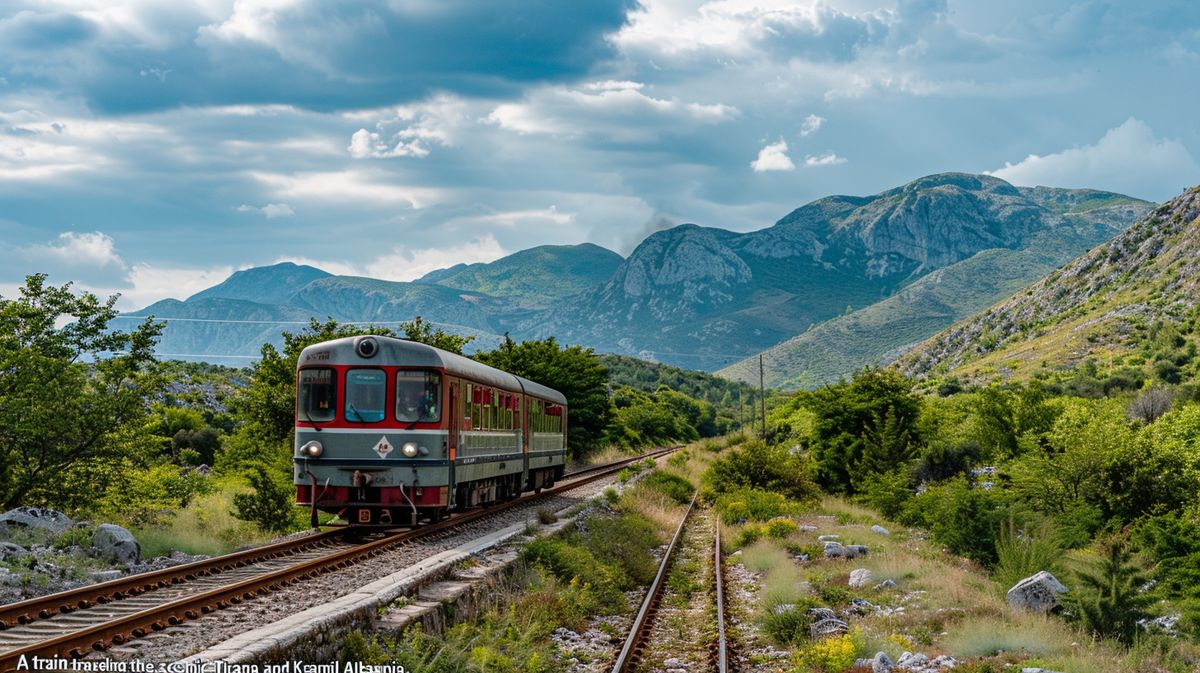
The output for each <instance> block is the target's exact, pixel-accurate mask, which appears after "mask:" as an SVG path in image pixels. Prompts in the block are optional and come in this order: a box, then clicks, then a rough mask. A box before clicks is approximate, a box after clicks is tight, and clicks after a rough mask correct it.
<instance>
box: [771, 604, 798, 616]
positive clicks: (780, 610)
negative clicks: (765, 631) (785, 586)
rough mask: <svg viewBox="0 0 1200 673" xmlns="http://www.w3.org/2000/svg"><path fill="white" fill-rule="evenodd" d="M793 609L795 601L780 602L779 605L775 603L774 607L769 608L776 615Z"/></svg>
mask: <svg viewBox="0 0 1200 673" xmlns="http://www.w3.org/2000/svg"><path fill="white" fill-rule="evenodd" d="M795 609H796V604H795V603H780V604H779V605H776V606H775V607H773V608H771V613H772V614H776V615H782V614H783V613H785V612H791V611H792V610H795Z"/></svg>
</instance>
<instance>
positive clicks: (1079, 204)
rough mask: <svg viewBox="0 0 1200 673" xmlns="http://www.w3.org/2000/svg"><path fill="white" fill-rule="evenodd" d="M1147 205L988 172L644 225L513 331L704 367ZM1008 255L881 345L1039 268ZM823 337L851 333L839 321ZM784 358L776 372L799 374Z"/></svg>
mask: <svg viewBox="0 0 1200 673" xmlns="http://www.w3.org/2000/svg"><path fill="white" fill-rule="evenodd" d="M1149 205H1150V204H1146V203H1145V202H1140V201H1137V200H1135V199H1129V198H1128V197H1123V196H1120V195H1116V194H1109V193H1105V192H1094V191H1090V190H1055V189H1050V188H1039V189H1035V190H1024V191H1023V190H1021V189H1018V188H1017V187H1014V186H1013V185H1011V184H1009V183H1007V182H1005V181H1003V180H1000V179H998V178H994V177H990V176H982V175H968V174H963V173H943V174H938V175H931V176H927V177H924V178H921V179H919V180H915V181H913V182H911V183H909V184H907V185H904V186H902V187H898V188H896V189H892V190H889V191H886V192H883V193H881V194H877V195H874V196H868V197H852V196H833V197H828V198H824V199H820V200H818V201H814V202H812V203H810V204H808V205H805V206H803V207H801V208H798V209H796V210H795V211H793V212H792V213H790V214H788V215H787V216H786V217H784V218H783V219H781V220H779V221H778V222H777V223H776V224H775V225H774V226H771V227H768V228H766V229H762V230H759V231H754V232H750V233H745V234H738V233H734V232H730V231H725V230H722V229H714V228H707V227H700V226H697V225H694V224H685V225H680V226H678V227H675V228H672V229H668V230H666V231H660V232H657V233H655V234H653V235H651V236H650V237H648V238H647V239H646V240H644V241H643V242H642V243H641V245H639V246H638V247H637V248H636V249H635V250H634V251H633V253H632V254H631V255H630V256H629V258H628V259H626V260H625V261H624V262H623V263H622V264H621V266H620V267H619V268H618V269H617V270H616V272H615V273H614V274H613V276H612V278H611V279H609V280H608V281H607V282H606V283H604V284H603V285H601V286H599V287H598V288H596V289H594V290H592V291H591V292H589V293H587V294H586V295H582V296H580V297H576V298H573V299H572V301H571V302H570V303H569V304H564V305H562V306H559V307H557V310H556V311H554V312H551V313H549V314H540V315H536V316H532V317H531V318H530V319H529V320H527V321H523V322H520V323H518V327H519V329H517V330H515V331H516V332H529V333H532V334H535V335H551V334H553V335H556V336H558V337H559V338H560V340H562V341H565V342H571V343H583V344H586V345H590V346H594V347H596V348H597V349H600V350H604V351H609V352H615V353H622V354H629V355H634V356H637V357H642V358H645V359H652V360H660V361H663V362H669V363H671V364H675V365H678V366H683V367H689V368H693V369H705V370H712V369H716V368H720V367H721V366H723V365H729V364H731V363H734V362H737V361H738V360H741V359H742V358H745V357H746V356H750V355H753V354H755V353H757V352H759V351H762V350H763V349H765V348H769V347H771V346H773V345H775V344H778V343H780V342H782V341H785V340H788V339H791V338H792V337H795V336H796V335H800V334H803V333H804V332H805V331H806V330H808V329H809V328H810V327H813V326H816V325H818V324H821V323H823V322H825V321H827V320H831V319H834V318H836V317H838V316H841V315H844V314H846V313H852V312H853V311H854V308H855V307H867V306H872V305H875V304H877V303H878V302H880V301H882V300H886V299H887V298H889V297H891V296H892V295H894V294H895V293H896V292H897V291H899V290H900V289H902V288H905V287H908V286H909V285H911V284H912V283H914V282H915V281H918V280H919V279H920V278H922V277H923V276H925V275H926V274H928V273H930V272H931V271H934V270H937V269H942V268H947V267H950V266H953V265H955V264H959V263H961V262H964V261H965V260H969V259H971V258H973V257H974V256H975V255H977V254H979V253H981V252H983V251H986V250H1011V251H1016V250H1025V249H1031V250H1032V249H1033V248H1034V247H1035V246H1043V245H1047V240H1048V239H1047V232H1053V234H1052V235H1051V236H1050V237H1049V239H1050V242H1049V245H1050V247H1051V248H1052V249H1053V258H1052V259H1051V260H1050V261H1049V262H1047V263H1049V264H1054V263H1055V262H1056V261H1057V263H1061V262H1063V261H1066V260H1068V259H1070V258H1071V257H1073V256H1074V255H1076V254H1079V253H1080V252H1082V251H1084V250H1086V249H1087V248H1089V247H1091V246H1092V245H1095V244H1096V243H1099V242H1100V241H1102V240H1104V239H1106V238H1107V237H1109V236H1111V235H1113V234H1114V233H1116V232H1117V231H1120V230H1121V229H1122V228H1123V227H1124V226H1127V225H1128V224H1129V223H1130V222H1132V221H1133V220H1134V219H1135V217H1136V214H1137V213H1138V212H1139V209H1140V208H1144V207H1148V206H1149ZM1068 211H1073V212H1070V213H1069V214H1068ZM1074 211H1077V212H1074ZM993 257H994V256H993ZM1033 257H1034V258H1036V257H1037V253H1036V252H1035V253H1034V254H1033ZM982 259H986V258H981V260H982ZM1022 264H1024V265H1025V266H1026V267H1027V268H1025V269H1024V270H1023V271H1017V272H1016V274H1015V278H1013V279H1009V280H1007V281H1002V280H999V281H998V282H997V284H996V287H995V288H993V291H992V292H991V293H987V292H982V289H981V292H982V295H983V296H982V298H979V297H973V298H971V299H970V300H968V301H966V302H965V305H964V306H957V307H953V306H952V307H948V308H946V307H943V308H941V309H939V310H941V311H943V312H945V311H947V310H948V311H950V313H949V315H948V316H943V317H941V318H940V322H939V321H934V322H929V321H919V322H921V323H922V324H920V325H917V326H915V328H914V329H910V330H909V331H908V332H907V334H906V339H907V340H906V341H895V340H892V339H891V337H890V336H889V337H888V341H887V343H886V344H884V346H885V347H884V348H883V350H884V351H886V350H890V349H891V348H895V347H899V346H901V345H903V344H905V343H910V342H911V341H914V340H919V339H921V338H925V337H927V336H929V335H931V334H933V333H935V332H936V331H937V329H939V328H941V327H944V326H945V325H947V324H950V323H951V322H953V320H954V319H955V318H957V317H960V316H962V315H966V314H967V313H969V312H970V310H975V309H977V308H978V307H979V306H986V305H987V304H988V303H990V302H991V301H994V299H995V298H997V297H999V296H1003V294H1002V293H1003V292H1004V291H1006V290H1009V289H1011V288H1012V287H1014V286H1019V285H1022V284H1025V283H1028V282H1029V281H1031V280H1032V279H1034V278H1036V277H1037V276H1038V274H1039V273H1040V272H1041V271H1043V270H1044V269H1045V268H1047V267H1045V266H1040V267H1036V266H1035V267H1029V265H1028V262H1022ZM967 272H969V268H968V269H967ZM1014 284H1015V285H1014ZM966 285H967V286H970V285H971V283H970V281H969V279H968V282H967V283H966ZM931 287H932V285H931ZM972 291H973V292H974V290H972ZM890 307H891V309H892V310H891V311H887V312H886V313H888V314H889V315H891V316H892V318H889V320H891V319H901V320H908V319H909V318H911V316H909V315H908V308H906V306H905V305H904V302H903V301H899V300H898V301H895V302H892V304H891V305H890ZM872 320H874V321H875V322H879V320H880V318H879V317H878V316H876V317H875V318H872ZM889 329H890V328H884V331H888V330H889ZM830 336H833V337H836V338H837V339H851V340H854V339H856V338H857V337H856V335H855V334H854V333H853V332H852V331H850V332H847V331H844V330H843V331H841V332H838V331H837V330H834V331H833V332H832V333H831V334H830ZM821 345H822V347H824V346H825V345H832V346H833V347H834V348H841V347H842V346H841V345H840V344H821ZM874 350H877V348H874V349H867V350H866V351H865V352H857V349H856V348H854V347H851V348H850V351H851V352H850V353H848V356H847V361H846V364H845V365H844V366H843V365H838V366H837V367H834V368H833V369H832V370H831V372H832V375H833V376H835V377H836V376H838V375H841V374H844V373H848V372H850V371H853V370H854V369H856V368H858V367H861V366H862V365H864V364H867V363H868V362H869V361H870V359H868V357H869V355H870V354H871V353H873V352H874ZM815 354H819V353H815ZM755 365H757V360H755ZM755 368H756V367H755ZM794 369H795V368H794V367H791V368H788V369H787V370H786V371H784V372H782V373H781V375H780V376H777V377H776V378H777V379H779V380H780V381H791V380H804V372H802V371H794ZM834 370H836V371H834ZM730 374H731V375H735V376H739V377H740V378H745V377H741V374H740V373H739V372H730ZM829 375H831V374H830V372H824V373H821V375H820V376H821V377H828V376H829ZM753 379H754V380H755V381H757V372H756V371H755V375H754V377H753Z"/></svg>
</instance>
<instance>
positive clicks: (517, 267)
mask: <svg viewBox="0 0 1200 673" xmlns="http://www.w3.org/2000/svg"><path fill="white" fill-rule="evenodd" d="M621 262H622V258H621V256H620V255H618V254H617V253H615V252H613V251H611V250H608V249H606V248H602V247H600V246H598V245H593V244H591V243H583V244H581V245H541V246H538V247H536V248H529V249H528V250H522V251H520V252H517V253H514V254H512V255H509V256H508V257H505V258H503V259H500V260H497V261H495V262H491V263H488V264H457V265H455V266H453V267H451V268H449V269H441V270H439V271H433V272H431V273H429V274H426V275H425V276H424V277H422V278H420V279H418V280H417V282H418V283H432V284H437V285H442V286H445V287H449V288H455V289H459V290H467V291H470V292H478V293H480V294H486V295H490V296H492V297H505V298H509V299H517V300H532V301H533V302H534V303H540V304H545V303H547V302H549V301H552V300H555V299H561V298H563V297H568V296H570V295H573V294H578V293H580V292H583V291H585V290H589V289H591V288H593V287H595V286H597V285H599V284H600V283H603V282H604V281H606V280H608V279H609V277H611V276H612V274H613V272H614V271H616V270H617V267H618V266H620V264H621Z"/></svg>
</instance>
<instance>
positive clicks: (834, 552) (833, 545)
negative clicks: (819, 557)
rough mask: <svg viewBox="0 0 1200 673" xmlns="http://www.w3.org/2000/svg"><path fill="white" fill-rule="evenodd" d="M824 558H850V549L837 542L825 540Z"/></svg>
mask: <svg viewBox="0 0 1200 673" xmlns="http://www.w3.org/2000/svg"><path fill="white" fill-rule="evenodd" d="M825 558H850V551H849V550H848V549H846V548H845V547H843V546H842V545H841V544H839V543H837V542H826V543H825Z"/></svg>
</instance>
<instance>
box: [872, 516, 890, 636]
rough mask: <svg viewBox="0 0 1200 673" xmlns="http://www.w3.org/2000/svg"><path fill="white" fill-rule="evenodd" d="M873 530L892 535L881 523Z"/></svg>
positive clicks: (873, 527)
mask: <svg viewBox="0 0 1200 673" xmlns="http://www.w3.org/2000/svg"><path fill="white" fill-rule="evenodd" d="M871 530H872V531H874V532H876V533H879V534H880V535H891V534H892V533H891V531H889V530H888V529H886V528H884V527H883V526H880V525H879V524H875V525H874V526H871ZM885 656H886V655H885Z"/></svg>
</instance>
